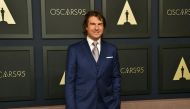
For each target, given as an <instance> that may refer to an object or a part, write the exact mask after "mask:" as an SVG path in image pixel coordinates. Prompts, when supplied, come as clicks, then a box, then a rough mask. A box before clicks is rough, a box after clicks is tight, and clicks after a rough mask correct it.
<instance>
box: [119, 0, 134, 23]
mask: <svg viewBox="0 0 190 109" xmlns="http://www.w3.org/2000/svg"><path fill="white" fill-rule="evenodd" d="M117 25H137V21H136V19H135V17H134V14H133V12H132V10H131V7H130V5H129V2H128V0H126V2H125V5H124V8H123V10H122V12H121V15H120V17H119V20H118V22H117Z"/></svg>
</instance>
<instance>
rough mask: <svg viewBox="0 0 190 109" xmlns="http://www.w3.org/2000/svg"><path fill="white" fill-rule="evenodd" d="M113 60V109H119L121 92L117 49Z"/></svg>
mask: <svg viewBox="0 0 190 109" xmlns="http://www.w3.org/2000/svg"><path fill="white" fill-rule="evenodd" d="M114 55H115V58H114V65H113V76H112V82H113V94H114V98H115V108H113V109H120V90H121V75H120V70H119V69H120V65H119V58H118V52H117V49H116V50H115V54H114Z"/></svg>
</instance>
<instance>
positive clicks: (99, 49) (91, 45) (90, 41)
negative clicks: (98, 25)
mask: <svg viewBox="0 0 190 109" xmlns="http://www.w3.org/2000/svg"><path fill="white" fill-rule="evenodd" d="M86 39H87V41H88V45H89V47H90V50H91V51H92V49H93V48H94V45H93V44H92V43H93V42H94V40H92V39H91V38H90V37H88V36H87V38H86ZM97 42H98V44H97V47H98V51H99V54H100V51H101V47H100V46H101V38H99V39H98V40H97Z"/></svg>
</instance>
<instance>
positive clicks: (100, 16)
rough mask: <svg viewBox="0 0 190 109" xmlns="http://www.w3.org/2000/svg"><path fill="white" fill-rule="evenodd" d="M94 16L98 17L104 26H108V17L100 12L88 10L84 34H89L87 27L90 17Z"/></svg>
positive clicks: (84, 23)
mask: <svg viewBox="0 0 190 109" xmlns="http://www.w3.org/2000/svg"><path fill="white" fill-rule="evenodd" d="M92 16H95V17H97V18H98V19H99V20H100V21H102V22H103V26H104V28H105V27H106V19H105V18H104V16H103V15H102V14H101V13H100V12H98V11H88V13H86V15H85V18H84V22H83V34H84V35H87V31H86V27H87V26H88V19H89V18H90V17H92Z"/></svg>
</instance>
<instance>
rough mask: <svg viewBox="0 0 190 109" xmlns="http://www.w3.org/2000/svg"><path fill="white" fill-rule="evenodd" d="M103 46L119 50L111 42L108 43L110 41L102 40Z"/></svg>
mask: <svg viewBox="0 0 190 109" xmlns="http://www.w3.org/2000/svg"><path fill="white" fill-rule="evenodd" d="M102 42H103V44H104V45H105V46H107V47H109V48H112V49H117V47H116V45H114V44H113V43H111V42H108V41H105V40H102Z"/></svg>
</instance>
